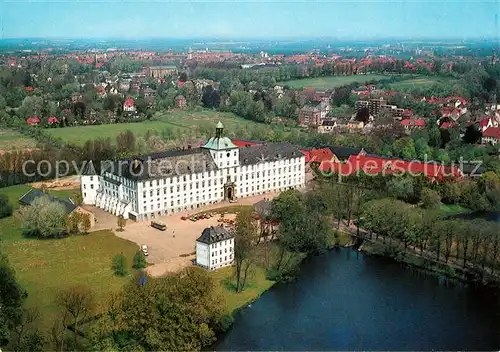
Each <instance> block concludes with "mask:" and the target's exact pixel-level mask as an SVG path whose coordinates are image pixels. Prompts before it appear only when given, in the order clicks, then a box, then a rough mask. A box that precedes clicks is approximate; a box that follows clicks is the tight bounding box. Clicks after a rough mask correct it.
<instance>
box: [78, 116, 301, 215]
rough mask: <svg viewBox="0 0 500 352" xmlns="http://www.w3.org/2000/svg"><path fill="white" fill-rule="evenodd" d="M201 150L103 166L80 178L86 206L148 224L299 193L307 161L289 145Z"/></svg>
mask: <svg viewBox="0 0 500 352" xmlns="http://www.w3.org/2000/svg"><path fill="white" fill-rule="evenodd" d="M223 130H224V126H223V125H222V123H220V122H219V123H218V124H217V127H216V133H215V137H212V138H210V139H209V140H208V142H207V143H205V144H204V145H203V146H202V147H200V148H193V149H187V150H175V151H165V152H161V153H156V154H150V155H146V156H140V157H134V158H128V159H121V160H115V161H113V162H108V163H105V165H103V166H102V167H101V173H100V175H97V174H96V172H95V169H94V166H93V165H92V163H88V164H87V167H86V169H85V172H83V173H82V176H81V191H82V196H83V202H84V204H91V205H96V206H97V207H99V208H102V209H104V210H106V211H108V212H110V213H112V214H114V215H122V216H123V217H124V218H126V219H133V220H146V219H153V218H155V217H158V216H162V215H166V214H172V213H176V212H182V211H187V210H190V209H196V208H199V207H201V206H204V205H207V204H213V203H218V202H222V201H228V200H236V199H238V198H243V197H249V196H254V195H258V194H264V193H269V192H276V191H283V190H287V189H291V188H301V187H303V186H304V184H305V157H304V155H303V154H302V153H301V152H300V150H299V149H298V148H296V147H295V146H293V145H292V144H290V143H266V144H261V145H255V146H246V147H242V148H239V147H237V146H236V145H235V144H234V143H233V142H232V141H231V140H230V139H229V138H227V137H224V136H223Z"/></svg>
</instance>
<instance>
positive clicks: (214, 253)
mask: <svg viewBox="0 0 500 352" xmlns="http://www.w3.org/2000/svg"><path fill="white" fill-rule="evenodd" d="M232 251H233V247H230V248H229V252H232ZM224 253H227V248H224ZM219 255H222V249H221V250H219ZM211 257H217V251H214V252H212V255H211Z"/></svg>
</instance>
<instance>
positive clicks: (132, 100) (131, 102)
mask: <svg viewBox="0 0 500 352" xmlns="http://www.w3.org/2000/svg"><path fill="white" fill-rule="evenodd" d="M134 105H135V101H134V99H132V97H128V98H127V100H125V102H124V103H123V106H126V107H131V106H134Z"/></svg>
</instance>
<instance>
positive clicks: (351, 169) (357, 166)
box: [318, 154, 463, 181]
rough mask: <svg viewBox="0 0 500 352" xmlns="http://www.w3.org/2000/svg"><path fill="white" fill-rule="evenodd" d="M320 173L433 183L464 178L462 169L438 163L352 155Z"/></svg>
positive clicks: (326, 167) (324, 167) (330, 164)
mask: <svg viewBox="0 0 500 352" xmlns="http://www.w3.org/2000/svg"><path fill="white" fill-rule="evenodd" d="M318 170H319V171H323V172H328V171H330V172H333V173H335V174H339V175H341V176H349V175H354V174H357V173H358V172H363V173H366V174H370V175H376V174H380V175H390V174H395V173H405V172H406V173H409V174H410V175H413V176H417V175H425V176H427V177H428V178H429V179H430V180H431V181H441V180H444V179H446V178H452V179H460V178H462V177H463V175H462V172H461V171H460V169H458V168H456V167H449V166H443V165H441V164H438V163H424V162H421V161H411V162H409V161H405V160H400V159H391V158H384V157H379V156H366V155H361V154H360V155H351V156H350V157H349V159H348V160H347V162H345V163H339V162H324V163H322V164H321V165H320V167H319V168H318Z"/></svg>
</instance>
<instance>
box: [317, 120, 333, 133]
mask: <svg viewBox="0 0 500 352" xmlns="http://www.w3.org/2000/svg"><path fill="white" fill-rule="evenodd" d="M337 127H338V125H337V119H328V120H323V121H322V123H321V125H320V126H318V132H319V133H331V132H333V130H334V129H336V128H337Z"/></svg>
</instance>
